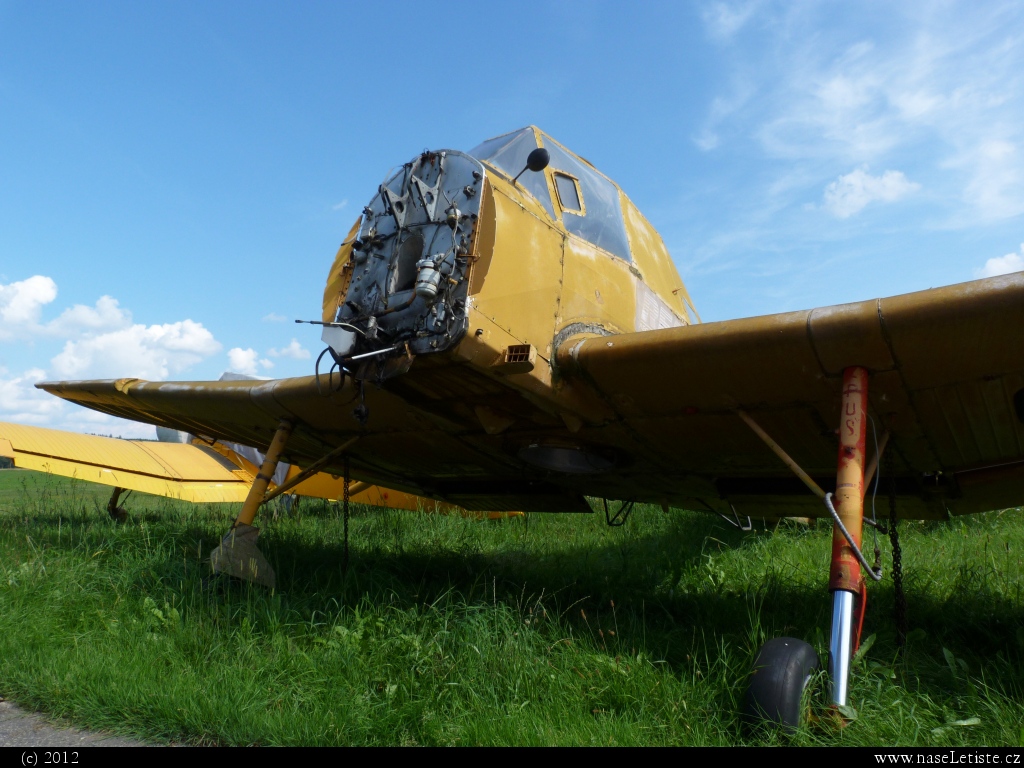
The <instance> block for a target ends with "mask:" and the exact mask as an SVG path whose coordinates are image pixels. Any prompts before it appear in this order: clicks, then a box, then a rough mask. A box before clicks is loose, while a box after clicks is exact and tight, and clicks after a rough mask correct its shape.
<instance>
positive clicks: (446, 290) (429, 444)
mask: <svg viewBox="0 0 1024 768" xmlns="http://www.w3.org/2000/svg"><path fill="white" fill-rule="evenodd" d="M313 322H316V323H318V324H320V325H322V326H323V336H322V338H323V340H324V342H325V343H326V344H327V345H328V346H327V348H326V349H325V351H324V354H323V355H321V359H323V358H325V357H327V356H329V357H328V359H327V364H325V365H324V368H325V369H326V370H321V369H320V363H321V360H318V361H317V367H316V369H315V372H314V375H312V376H306V377H303V378H293V379H282V380H277V381H266V382H146V381H141V380H138V379H118V380H111V381H79V382H45V383H41V384H39V385H37V386H39V387H41V388H42V389H45V390H46V391H48V392H50V393H52V394H54V395H57V396H59V397H62V398H64V399H66V400H70V401H72V402H75V403H79V404H81V405H83V406H86V407H88V408H93V409H95V410H98V411H102V412H104V413H109V414H113V415H116V416H123V417H127V418H131V419H135V420H137V421H142V422H147V423H150V424H155V425H158V426H163V427H168V428H172V429H178V430H184V431H187V432H189V433H191V434H195V435H204V436H209V437H210V438H212V439H215V440H220V441H226V442H236V443H239V444H242V445H249V446H256V447H258V448H259V449H260V450H262V451H265V452H266V454H265V460H264V462H263V464H262V466H261V469H260V471H259V473H258V477H257V479H256V480H255V481H254V482H253V483H252V484H251V486H250V487H249V491H248V493H247V496H246V501H245V504H244V505H243V508H242V512H241V513H240V515H239V517H238V519H237V520H236V522H235V525H234V526H233V529H232V531H231V532H229V533H228V535H226V536H225V539H224V542H223V543H222V545H221V547H220V550H221V551H220V553H219V554H218V557H220V558H223V559H222V560H218V559H215V561H214V566H215V567H219V568H221V569H224V570H229V571H230V572H233V573H236V574H239V575H245V563H244V562H243V563H241V564H239V562H238V561H239V558H235V559H234V560H232V556H231V555H230V553H231V552H234V551H238V552H243V553H245V555H244V557H242V558H241V560H245V562H255V556H252V557H250V555H252V552H253V549H254V541H255V537H256V535H257V532H256V530H255V529H254V528H252V527H251V526H252V522H253V519H254V515H255V513H256V510H257V508H258V506H259V504H260V503H261V501H262V500H263V499H264V497H265V495H266V489H267V484H268V482H269V478H270V476H271V475H272V473H273V472H274V468H275V466H276V463H277V462H278V460H279V459H280V458H282V457H286V458H287V460H288V461H289V462H291V463H293V464H298V465H299V466H303V467H307V468H316V469H317V470H324V471H328V472H330V473H334V474H340V473H342V472H343V471H344V467H345V466H346V465H347V466H349V467H350V473H351V477H352V478H354V479H357V480H359V481H362V482H366V483H372V484H377V485H381V486H384V487H388V488H395V489H398V490H401V491H404V492H406V493H411V494H416V495H418V496H423V497H426V498H431V499H439V500H442V501H445V502H448V503H451V504H456V505H460V506H462V507H465V508H466V509H470V510H481V509H487V510H502V509H521V510H527V511H548V512H584V511H591V507H590V505H589V504H588V503H587V501H586V498H585V497H586V496H590V497H597V498H599V499H612V500H618V501H620V502H621V503H622V505H623V506H622V507H620V508H619V512H618V513H617V514H618V517H617V518H616V517H613V516H612V515H611V514H610V513H609V521H610V522H615V521H616V520H618V521H621V519H622V518H623V517H624V516H625V515H626V514H628V511H629V506H628V505H629V504H631V503H635V502H644V503H653V504H661V505H665V506H666V507H667V506H668V505H672V506H678V507H685V508H690V509H707V510H709V511H713V512H718V513H721V514H723V515H727V516H734V519H735V521H736V522H737V523H738V522H739V520H740V519H741V517H740V516H742V517H744V518H746V517H748V516H749V517H779V516H796V515H799V516H809V517H818V516H828V517H831V518H832V519H833V520H834V521H835V523H834V528H835V534H834V544H833V554H832V561H831V565H830V572H829V589H830V591H831V592H832V595H833V598H832V601H833V614H832V634H831V641H830V651H831V653H830V664H829V666H830V671H831V673H832V674H831V677H832V683H831V685H832V689H831V694H832V699H833V701H834V703H835V704H836V705H844V704H845V703H846V696H847V694H846V691H847V683H848V676H849V667H850V660H851V657H852V654H853V652H854V650H855V648H856V645H857V643H858V641H859V634H860V630H859V627H860V622H861V619H862V618H863V614H864V606H865V598H866V590H865V586H864V585H865V575H864V571H869V572H870V575H871V576H872V577H875V576H879V574H877V573H875V572H874V571H873V570H872V568H871V566H870V564H868V563H867V561H866V560H865V559H864V558H863V554H862V553H861V551H860V541H861V532H862V527H863V524H864V517H863V497H864V491H865V489H866V488H867V487H868V483H869V482H870V481H871V478H872V477H873V476H874V474H875V472H876V470H878V468H879V465H881V468H882V472H883V474H885V478H884V479H885V481H886V483H888V482H889V481H890V480H892V481H893V482H894V485H895V493H896V497H897V502H896V507H897V509H898V515H899V517H901V518H917V519H921V518H929V519H937V518H945V517H947V516H948V515H960V514H966V513H971V512H980V511H983V510H989V509H997V508H1005V507H1010V506H1015V505H1018V504H1021V503H1022V502H1024V274H1015V275H1007V276H1003V277H996V278H989V279H986V280H978V281H974V282H970V283H964V284H960V285H954V286H949V287H945V288H938V289H934V290H928V291H921V292H918V293H913V294H907V295H903V296H896V297H892V298H886V299H877V300H876V299H872V300H869V301H863V302H859V303H853V304H845V305H840V306H832V307H825V308H820V309H814V310H808V311H802V312H789V313H785V314H779V315H771V316H764V317H754V318H745V319H740V320H730V321H724V322H715V323H701V322H700V318H699V315H698V314H697V310H696V308H695V307H694V304H693V302H692V301H691V299H690V296H689V294H688V293H687V290H686V287H685V286H684V285H683V281H682V280H681V279H680V277H679V274H678V272H677V271H676V269H675V267H674V265H673V263H672V259H671V258H670V256H669V254H668V251H667V250H666V248H665V245H664V243H663V242H662V240H661V237H660V236H659V235H658V233H657V232H656V231H655V229H654V228H653V227H652V226H651V225H650V223H648V221H647V220H646V219H645V218H644V217H643V216H642V215H641V213H640V212H639V211H638V210H637V208H636V207H635V206H634V205H633V203H632V202H631V201H630V200H629V198H628V197H627V196H626V195H625V194H624V193H623V192H622V190H621V189H619V187H618V186H617V185H616V184H615V183H614V182H613V181H611V180H610V179H608V178H607V177H606V176H605V175H603V174H602V173H601V172H600V171H598V170H597V169H596V168H595V167H594V166H593V165H592V164H591V163H589V162H588V161H587V160H585V159H583V158H582V157H580V156H578V155H576V154H574V153H572V152H571V151H569V150H568V149H566V148H565V147H564V146H562V145H561V144H559V143H558V142H557V141H555V140H554V139H552V138H551V137H550V136H548V135H547V134H545V133H543V132H542V131H540V130H538V129H537V128H535V127H532V126H531V127H527V128H524V129H521V130H518V131H515V132H513V133H509V134H505V135H503V136H499V137H497V138H494V139H491V140H489V141H486V142H484V143H483V144H481V145H479V146H478V147H476V148H475V149H473V150H470V151H469V152H458V151H453V150H447V151H430V152H424V153H423V154H421V155H419V156H417V157H415V158H413V159H412V160H411V161H409V162H407V163H405V164H404V165H402V166H400V167H399V168H398V170H397V171H396V172H395V173H394V174H393V175H391V176H390V178H388V179H387V181H386V182H385V183H384V184H382V185H381V186H380V187H379V188H378V189H377V190H376V191H375V192H374V194H373V196H372V198H371V199H370V201H369V203H368V204H367V205H366V207H365V208H364V209H363V212H362V215H361V216H360V217H359V220H358V221H356V223H355V224H354V225H353V227H352V229H351V231H350V232H349V234H348V236H347V237H346V238H345V240H344V242H343V243H342V245H341V247H340V249H339V250H338V252H337V255H336V257H335V259H334V263H333V264H332V265H331V268H330V271H329V274H328V278H327V286H326V289H325V291H324V298H323V306H322V314H321V317H320V319H319V320H316V321H313ZM328 364H329V365H328ZM346 463H347V464H346ZM242 539H244V542H243V543H239V542H240V541H241V540H242ZM247 547H253V549H247ZM226 553H227V554H226ZM245 558H249V559H248V560H246V559H245ZM229 561H230V562H229ZM232 563H233V564H232ZM249 576H250V577H253V574H251V573H250V574H249ZM816 663H817V657H816V655H815V653H814V650H813V648H811V647H810V646H809V645H807V644H806V643H802V642H801V641H798V640H794V639H792V638H781V639H777V640H774V641H771V642H769V643H768V644H767V645H766V646H765V647H764V648H763V649H762V652H761V655H760V656H759V661H758V668H757V671H756V673H755V674H754V676H753V683H752V685H751V689H750V693H749V699H748V706H749V707H750V708H751V709H752V710H753V711H755V712H758V713H760V714H761V715H762V716H764V717H767V718H768V719H770V720H773V721H776V722H781V723H782V724H783V725H794V724H795V720H796V719H797V718H798V717H799V699H800V694H801V693H802V687H803V684H804V682H805V681H806V679H807V677H808V676H809V675H810V672H811V670H812V669H813V666H814V665H815V664H816Z"/></svg>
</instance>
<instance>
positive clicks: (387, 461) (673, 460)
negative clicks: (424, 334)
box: [39, 273, 1024, 518]
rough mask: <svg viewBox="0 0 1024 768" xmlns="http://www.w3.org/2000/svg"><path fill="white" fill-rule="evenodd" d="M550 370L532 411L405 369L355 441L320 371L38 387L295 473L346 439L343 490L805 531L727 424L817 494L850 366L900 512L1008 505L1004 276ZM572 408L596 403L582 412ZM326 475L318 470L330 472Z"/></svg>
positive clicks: (609, 351)
mask: <svg viewBox="0 0 1024 768" xmlns="http://www.w3.org/2000/svg"><path fill="white" fill-rule="evenodd" d="M556 360H557V365H558V368H557V373H558V376H557V378H556V384H555V387H554V390H553V394H552V400H551V401H550V402H548V403H546V404H542V405H544V407H541V406H539V405H538V404H537V403H538V398H537V397H536V396H533V395H530V396H529V397H527V396H525V395H523V394H522V393H521V391H519V390H517V389H516V384H515V381H512V380H511V379H512V377H508V380H506V379H503V377H500V376H494V375H488V374H487V372H486V371H484V370H482V369H480V368H477V367H474V366H473V365H468V364H464V363H462V364H456V363H454V362H451V361H447V362H446V361H445V360H442V359H440V358H439V359H438V360H432V359H427V358H423V359H417V361H416V364H415V365H413V367H412V368H411V369H410V371H409V372H408V373H406V374H403V375H401V376H397V377H395V378H394V379H391V380H388V381H387V382H385V384H384V386H383V387H381V388H377V387H375V386H372V385H368V386H366V387H365V392H364V396H365V403H366V405H367V406H368V407H369V409H370V414H371V415H370V419H369V422H368V423H367V424H366V425H365V426H363V425H361V424H360V423H359V422H358V421H357V420H356V418H355V417H354V415H353V411H354V410H355V407H356V406H357V405H358V404H359V402H360V397H361V395H360V391H359V387H357V386H354V385H353V384H352V382H351V380H346V382H345V383H344V385H343V386H340V387H339V386H338V380H337V377H335V378H334V380H333V381H330V380H328V377H327V376H325V375H324V376H321V377H320V381H319V385H318V382H317V379H316V378H315V377H313V376H308V377H304V378H295V379H281V380H277V381H266V382H252V381H224V382H191V383H188V382H183V383H178V382H144V381H139V380H136V379H119V380H116V381H86V382H59V383H43V384H41V385H39V386H41V387H42V388H43V389H46V390H47V391H49V392H51V393H53V394H55V395H58V396H60V397H62V398H64V399H67V400H71V401H73V402H77V403H80V404H81V405H84V406H87V407H89V408H93V409H95V410H100V411H104V412H106V413H110V414H113V415H116V416H123V417H126V418H132V419H136V420H139V421H145V422H148V423H151V424H158V425H164V426H168V427H173V428H175V429H180V430H184V431H187V432H190V433H192V434H196V435H202V436H206V437H209V438H215V439H218V440H224V441H231V442H238V443H241V444H244V445H251V446H255V447H258V448H261V449H265V448H266V446H267V445H268V444H269V443H270V440H271V437H272V435H273V433H274V430H275V429H276V428H277V426H278V423H279V420H280V419H282V418H288V419H290V420H292V421H293V422H294V423H295V429H294V431H293V432H292V437H291V438H290V439H289V442H288V446H287V448H286V452H285V460H287V461H289V462H291V463H293V464H299V465H300V466H302V465H308V464H309V463H311V462H312V461H316V460H317V459H319V458H320V457H322V456H324V455H325V454H327V453H329V452H330V451H331V450H333V449H334V448H336V447H337V446H338V445H341V444H342V443H343V442H345V441H347V440H348V439H350V438H351V437H354V436H358V437H359V441H358V442H357V443H356V444H355V445H354V447H353V448H352V451H351V457H352V458H351V460H352V476H353V478H355V479H356V480H360V481H365V482H368V483H373V484H377V485H383V486H385V487H388V488H394V489H396V490H401V491H404V492H407V493H414V494H417V495H420V496H427V497H431V498H436V499H444V500H446V501H449V502H451V503H454V504H458V505H460V506H462V507H464V508H467V509H491V510H495V509H497V510H501V509H526V510H538V511H540V510H554V511H557V510H562V511H571V510H578V511H583V510H586V509H589V507H587V506H586V502H585V501H583V496H584V495H587V496H592V497H604V498H608V499H633V500H638V501H646V502H655V503H666V504H673V505H678V506H688V507H689V508H701V507H702V506H705V505H706V506H711V507H714V508H715V509H719V510H721V509H728V505H729V504H731V505H733V506H734V507H736V508H737V509H738V510H739V511H740V512H741V513H744V514H751V515H757V516H786V515H813V516H819V515H821V514H823V512H824V510H823V507H822V505H821V503H820V502H819V500H818V499H817V498H816V497H815V496H814V495H813V494H811V493H810V492H809V491H807V490H806V488H805V487H804V486H803V485H802V484H801V482H800V481H799V480H798V479H797V478H796V477H794V476H793V475H792V473H791V472H790V470H789V469H788V468H787V467H786V466H785V465H784V464H783V463H782V462H781V460H780V459H779V458H778V457H777V456H776V455H775V454H774V453H773V452H772V451H771V450H770V449H769V447H768V446H767V445H766V444H765V443H764V442H762V440H761V439H760V438H759V437H758V436H757V435H755V434H754V432H753V431H752V430H751V429H750V427H749V426H748V425H747V424H746V423H745V422H744V420H743V419H742V417H741V416H740V415H739V414H738V413H737V411H741V410H742V411H744V412H746V413H747V414H748V415H749V417H750V418H752V419H753V420H754V421H756V422H757V423H758V424H759V425H760V426H761V427H762V428H763V429H764V430H765V431H766V432H767V434H769V435H770V436H771V437H772V438H773V439H774V440H775V441H776V442H777V443H778V444H779V445H780V446H781V447H782V448H783V449H784V450H785V451H786V452H787V453H788V454H789V455H790V456H791V457H792V458H793V459H794V460H795V461H796V462H797V463H798V464H799V465H800V466H801V467H803V469H804V470H805V471H806V472H807V473H808V474H810V475H811V476H812V477H813V478H814V479H815V481H816V482H817V483H818V484H819V485H820V486H821V487H822V488H823V489H825V490H826V491H829V490H833V489H834V484H835V471H836V456H837V446H838V440H837V439H836V436H835V429H836V427H837V426H838V424H839V419H840V414H839V405H840V394H841V393H840V389H841V377H842V371H843V369H844V368H845V367H847V366H853V365H860V366H864V367H866V368H867V369H868V370H869V371H870V372H871V378H870V386H869V390H870V391H869V396H870V404H871V413H872V416H873V418H874V420H875V424H876V427H877V432H876V434H877V436H878V437H879V439H881V438H882V436H883V435H884V433H885V432H886V431H888V432H890V433H891V435H892V437H891V440H890V443H889V445H890V448H889V449H887V451H888V452H890V453H891V455H892V457H893V460H894V462H895V467H894V470H895V474H896V475H897V480H898V484H897V486H898V487H897V492H898V494H899V496H900V498H901V501H900V514H901V516H904V517H919V518H927V517H932V518H935V517H945V516H947V515H948V514H950V513H952V514H961V513H967V512H977V511H983V510H987V509H999V508H1006V507H1010V506H1017V505H1019V504H1021V503H1022V502H1024V274H1021V273H1018V274H1013V275H1006V276H1002V277H995V278H988V279H985V280H978V281H974V282H969V283H962V284H959V285H954V286H948V287H944V288H937V289H932V290H928V291H921V292H918V293H913V294H907V295H904V296H896V297H892V298H886V299H878V300H871V301H865V302H859V303H854V304H845V305H839V306H833V307H826V308H820V309H814V310H808V311H802V312H790V313H784V314H779V315H770V316H765V317H755V318H746V319H740V320H729V321H724V322H716V323H704V324H700V325H691V326H684V327H678V328H670V329H665V330H658V331H645V332H640V333H629V334H620V335H615V336H605V337H589V338H586V339H582V340H573V339H570V340H569V341H567V342H566V343H564V344H562V346H561V347H560V348H559V349H558V350H557V352H556ZM573 393H576V394H573ZM558 398H561V401H559V400H558ZM588 398H589V400H588ZM586 402H589V403H591V404H593V403H595V402H596V403H597V404H598V405H597V406H595V407H592V408H591V407H590V406H587V408H590V410H589V411H587V410H586V408H584V405H585V403H586ZM581 404H582V405H581ZM568 406H578V407H577V410H576V412H575V413H576V423H575V424H574V425H573V426H571V427H570V426H569V425H570V424H572V422H573V418H569V419H565V416H564V415H563V417H562V419H559V417H558V415H557V414H558V412H559V411H560V410H561V409H562V408H563V407H566V409H567V410H569V412H570V414H571V413H572V411H571V408H570V407H568ZM488 413H492V414H493V413H500V415H501V418H502V421H501V423H499V424H498V425H497V426H496V427H495V426H494V425H493V422H494V419H493V418H492V417H487V414H488ZM481 414H483V415H481ZM485 417H487V418H485ZM489 421H490V423H488V422H489ZM563 422H564V423H563ZM546 439H550V440H556V441H560V442H562V443H565V444H576V445H582V446H592V447H598V448H600V449H605V450H607V451H608V452H610V453H612V454H614V456H615V457H616V461H615V465H614V466H613V467H611V468H609V469H607V470H606V471H604V472H600V473H595V474H560V473H557V472H544V471H540V470H532V469H531V468H530V467H528V466H527V465H526V464H524V462H523V461H522V460H521V459H520V458H519V457H520V455H521V453H520V452H521V450H522V446H523V445H526V444H528V441H535V440H541V441H543V440H546ZM871 442H872V438H871V437H870V436H869V439H868V448H869V454H870V453H872V448H871ZM336 464H337V462H335V465H330V466H328V467H327V468H326V469H327V470H329V471H331V472H334V473H336V472H338V470H339V467H338V466H336ZM883 466H884V464H883ZM883 488H884V486H883ZM883 499H884V494H883ZM884 511H885V507H884V502H883V507H882V509H881V510H880V513H884Z"/></svg>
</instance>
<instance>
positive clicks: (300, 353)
mask: <svg viewBox="0 0 1024 768" xmlns="http://www.w3.org/2000/svg"><path fill="white" fill-rule="evenodd" d="M267 354H268V355H270V356H271V357H290V358H292V359H293V360H309V357H310V354H309V350H308V349H306V348H305V347H303V346H302V345H301V344H299V340H298V339H292V341H291V344H289V345H288V346H287V347H282V348H281V349H269V350H267Z"/></svg>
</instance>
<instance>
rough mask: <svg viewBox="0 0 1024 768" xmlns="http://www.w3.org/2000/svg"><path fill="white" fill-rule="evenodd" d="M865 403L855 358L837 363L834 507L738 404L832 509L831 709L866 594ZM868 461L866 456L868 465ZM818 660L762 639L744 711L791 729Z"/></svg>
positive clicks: (799, 646)
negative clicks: (862, 551)
mask: <svg viewBox="0 0 1024 768" xmlns="http://www.w3.org/2000/svg"><path fill="white" fill-rule="evenodd" d="M867 409H868V372H867V369H865V368H861V367H859V366H852V367H850V368H847V369H846V370H844V371H843V390H842V406H841V421H840V425H839V429H838V430H837V432H836V434H837V436H838V437H839V459H838V468H837V471H836V492H835V496H834V501H835V506H834V507H833V506H832V501H831V499H832V494H826V493H825V492H824V491H823V490H822V489H821V488H820V487H818V485H817V484H816V483H815V482H814V481H813V480H812V479H811V478H810V477H809V476H808V475H807V474H806V473H805V472H804V471H803V470H802V469H800V467H799V466H798V465H797V464H796V462H794V461H793V460H792V459H791V458H789V456H788V455H786V453H785V451H783V450H782V448H781V447H779V446H778V444H777V443H775V442H774V441H773V440H772V439H771V438H770V437H768V435H767V434H766V433H765V432H764V430H762V429H761V428H760V427H759V426H758V425H757V424H756V423H754V421H753V420H752V419H751V418H750V417H749V416H747V415H746V414H745V413H743V412H742V411H739V412H738V414H739V416H740V417H741V418H742V419H743V420H744V421H746V422H747V424H749V425H750V427H751V429H753V430H754V431H755V432H756V433H757V434H758V435H759V436H760V437H761V439H762V440H764V441H765V443H766V444H767V445H768V446H769V447H770V448H771V449H772V450H773V451H774V452H775V453H776V455H778V456H779V457H780V458H781V459H782V460H783V461H784V462H786V464H787V465H788V466H789V467H790V469H792V470H793V472H794V473H795V474H796V475H797V476H798V477H799V478H800V479H801V480H803V481H804V483H805V484H806V485H807V486H808V488H810V489H811V491H812V492H813V493H814V494H815V495H816V496H818V497H819V498H821V499H823V500H824V502H825V504H826V505H828V506H829V509H830V510H831V509H834V510H835V511H834V517H835V519H836V525H835V526H834V528H833V536H832V558H831V563H830V567H829V584H828V586H829V591H830V592H831V593H832V632H831V637H830V639H829V676H830V678H831V691H830V693H831V696H830V698H831V700H832V705H833V707H835V708H836V710H841V709H842V708H843V707H845V706H846V705H847V695H848V690H849V689H848V684H849V677H850V666H851V663H852V658H853V654H854V653H855V652H856V650H857V645H858V643H859V641H860V630H861V625H862V622H863V619H864V605H865V603H866V598H867V594H866V590H865V589H864V581H863V578H862V576H861V561H862V560H863V555H861V554H860V547H861V533H862V530H863V525H864V488H865V485H864V481H865V467H866V461H865V458H866V455H865V454H866V451H865V443H866V440H867ZM887 434H888V433H887ZM884 445H885V440H883V441H882V447H884ZM879 453H880V448H878V449H876V454H879ZM880 458H881V456H880V455H876V456H875V459H874V462H877V461H878V460H879V459H880ZM874 466H875V464H874V463H873V465H872V470H871V471H872V472H873V471H874ZM844 529H845V531H844ZM847 533H848V536H847V535H846V534H847ZM858 555H860V557H859V558H858ZM865 566H866V563H865ZM868 570H869V571H870V570H871V569H870V568H868ZM872 577H873V578H875V579H876V580H877V579H879V578H881V573H880V572H879V573H878V574H874V573H872ZM858 598H859V599H858ZM817 665H818V655H817V653H815V651H814V649H813V648H812V647H811V646H809V645H807V643H804V642H803V641H801V640H794V639H793V638H790V637H783V638H777V639H775V640H770V641H769V642H767V643H766V644H765V645H764V647H763V648H762V649H761V652H760V653H759V654H758V657H757V663H756V664H755V667H754V675H753V677H752V678H751V683H750V690H749V691H748V692H747V702H746V707H745V710H744V715H745V716H746V717H748V718H753V719H763V720H767V721H768V722H771V723H776V724H778V725H780V726H782V727H783V728H784V729H786V730H792V729H795V728H796V727H797V726H798V725H799V724H800V722H801V719H802V714H803V712H802V709H801V704H800V700H801V696H802V695H803V689H804V687H805V686H806V681H807V680H809V679H810V675H811V673H812V672H813V671H814V669H816V668H817Z"/></svg>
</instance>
